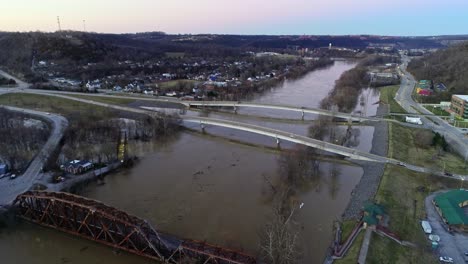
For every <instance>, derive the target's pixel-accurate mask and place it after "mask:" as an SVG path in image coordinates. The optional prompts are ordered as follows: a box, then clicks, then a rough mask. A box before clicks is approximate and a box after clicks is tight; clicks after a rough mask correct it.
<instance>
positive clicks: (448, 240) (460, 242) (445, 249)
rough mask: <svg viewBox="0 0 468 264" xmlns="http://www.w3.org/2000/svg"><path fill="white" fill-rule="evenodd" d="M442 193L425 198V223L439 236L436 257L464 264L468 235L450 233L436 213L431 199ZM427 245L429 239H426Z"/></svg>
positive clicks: (467, 249)
mask: <svg viewBox="0 0 468 264" xmlns="http://www.w3.org/2000/svg"><path fill="white" fill-rule="evenodd" d="M440 193H443V191H442V192H437V193H433V194H431V195H429V196H428V197H426V200H425V207H426V213H427V221H429V223H430V224H431V227H432V234H436V235H439V236H440V242H439V248H438V249H437V250H436V254H438V256H447V257H451V258H453V260H454V263H465V255H464V254H465V252H468V234H460V233H456V232H454V233H450V232H448V230H447V226H446V225H445V224H444V222H443V220H442V218H441V217H440V216H439V214H438V213H437V210H436V209H435V207H434V205H433V204H432V199H434V197H435V196H436V195H438V194H440ZM428 243H429V239H428Z"/></svg>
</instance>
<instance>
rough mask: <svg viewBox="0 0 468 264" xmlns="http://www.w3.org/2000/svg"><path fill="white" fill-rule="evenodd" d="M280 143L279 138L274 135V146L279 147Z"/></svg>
mask: <svg viewBox="0 0 468 264" xmlns="http://www.w3.org/2000/svg"><path fill="white" fill-rule="evenodd" d="M280 143H281V141H280V139H279V138H278V137H276V147H278V148H279V147H280Z"/></svg>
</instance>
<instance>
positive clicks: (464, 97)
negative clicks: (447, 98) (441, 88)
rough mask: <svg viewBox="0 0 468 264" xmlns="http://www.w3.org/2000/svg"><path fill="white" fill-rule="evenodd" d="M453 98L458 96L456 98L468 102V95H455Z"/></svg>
mask: <svg viewBox="0 0 468 264" xmlns="http://www.w3.org/2000/svg"><path fill="white" fill-rule="evenodd" d="M453 96H456V97H458V98H460V99H462V100H463V101H468V95H463V94H454V95H453Z"/></svg>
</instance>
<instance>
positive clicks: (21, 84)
mask: <svg viewBox="0 0 468 264" xmlns="http://www.w3.org/2000/svg"><path fill="white" fill-rule="evenodd" d="M0 75H1V76H3V77H5V78H8V79H13V80H15V82H16V83H17V85H16V86H15V87H9V86H8V87H7V88H2V89H27V88H29V86H30V85H29V83H26V82H23V81H22V80H20V79H18V78H16V77H14V76H11V75H10V74H8V73H6V72H4V71H2V70H0ZM0 92H1V91H0Z"/></svg>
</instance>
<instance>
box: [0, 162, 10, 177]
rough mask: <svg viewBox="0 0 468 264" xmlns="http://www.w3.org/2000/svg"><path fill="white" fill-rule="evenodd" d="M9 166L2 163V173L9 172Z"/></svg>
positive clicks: (0, 171)
mask: <svg viewBox="0 0 468 264" xmlns="http://www.w3.org/2000/svg"><path fill="white" fill-rule="evenodd" d="M7 171H8V166H7V165H6V164H3V163H0V175H2V174H5V173H7Z"/></svg>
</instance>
